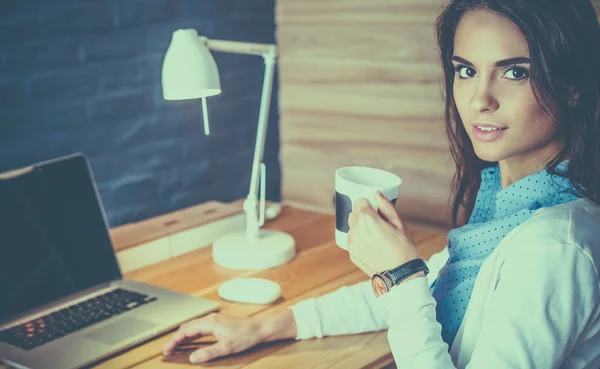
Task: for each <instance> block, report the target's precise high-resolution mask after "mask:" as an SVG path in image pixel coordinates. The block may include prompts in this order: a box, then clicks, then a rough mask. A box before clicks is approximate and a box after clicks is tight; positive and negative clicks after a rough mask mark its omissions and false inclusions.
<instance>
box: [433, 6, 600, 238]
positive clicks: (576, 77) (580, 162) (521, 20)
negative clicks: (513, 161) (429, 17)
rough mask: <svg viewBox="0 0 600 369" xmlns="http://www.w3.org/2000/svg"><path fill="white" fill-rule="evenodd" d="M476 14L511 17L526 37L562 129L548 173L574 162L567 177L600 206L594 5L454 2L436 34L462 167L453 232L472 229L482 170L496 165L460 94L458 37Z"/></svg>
mask: <svg viewBox="0 0 600 369" xmlns="http://www.w3.org/2000/svg"><path fill="white" fill-rule="evenodd" d="M473 10H485V11H490V12H494V13H496V14H499V15H501V16H504V17H505V18H507V19H509V20H510V21H512V22H513V23H514V24H515V25H516V26H517V27H519V29H520V30H521V32H522V33H523V34H524V36H525V38H526V39H527V42H528V45H529V50H530V59H531V78H530V81H531V85H532V89H533V92H534V94H535V97H536V99H537V101H538V103H539V104H540V106H541V107H542V109H543V111H544V112H545V113H546V114H547V115H548V116H550V117H551V118H552V119H553V120H554V121H555V122H556V123H557V124H558V127H559V130H558V134H559V138H560V141H561V151H560V152H559V153H557V155H556V156H555V157H554V158H552V159H551V160H550V161H549V162H548V163H547V164H546V170H547V171H548V172H549V173H552V174H558V175H560V174H559V173H557V172H556V170H555V169H556V166H557V165H558V164H559V163H560V161H562V160H564V159H569V165H568V169H567V171H566V173H564V177H566V178H568V179H570V180H571V182H572V183H573V185H574V187H575V188H576V189H577V190H578V191H579V192H580V193H581V194H582V195H583V196H585V197H587V198H588V199H590V200H592V201H593V202H595V203H596V204H600V203H599V192H600V122H599V121H600V71H599V69H600V26H599V25H598V19H597V17H596V11H595V9H594V7H593V5H592V4H591V3H590V1H589V0H553V1H548V0H452V1H450V3H449V5H448V6H447V7H446V9H445V10H444V11H443V12H442V14H441V15H440V16H439V17H438V19H437V22H436V33H437V42H438V46H439V50H440V58H441V63H442V66H443V70H444V78H443V90H444V97H445V101H446V107H445V121H446V133H447V135H448V140H449V141H450V149H451V153H452V158H453V159H454V163H455V165H456V173H455V176H454V179H453V182H452V186H453V189H452V196H451V202H452V225H453V227H457V226H460V225H464V224H466V223H467V222H468V220H469V218H470V216H471V212H472V211H473V207H474V205H475V199H476V196H477V192H478V190H479V187H480V185H481V170H483V169H484V168H487V167H489V166H492V165H495V164H496V163H495V162H487V161H484V160H481V159H479V158H478V157H477V155H476V154H475V151H474V149H473V146H472V144H471V140H470V139H469V136H468V135H467V132H466V130H465V128H464V126H463V123H462V120H461V118H460V115H459V114H458V110H457V108H456V102H455V100H454V94H453V83H454V77H455V68H454V66H453V65H452V62H451V58H452V56H453V53H454V35H455V32H456V28H457V26H458V23H459V22H460V20H461V18H462V17H463V16H464V15H465V14H466V13H467V12H469V11H473ZM574 96H576V98H574ZM550 112H555V114H551V113H550Z"/></svg>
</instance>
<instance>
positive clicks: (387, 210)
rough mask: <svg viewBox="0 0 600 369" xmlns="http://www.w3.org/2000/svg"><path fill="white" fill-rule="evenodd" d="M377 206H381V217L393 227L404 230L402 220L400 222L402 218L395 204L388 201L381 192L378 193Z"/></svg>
mask: <svg viewBox="0 0 600 369" xmlns="http://www.w3.org/2000/svg"><path fill="white" fill-rule="evenodd" d="M376 197H377V206H379V214H380V215H381V217H382V218H383V219H384V220H385V221H386V222H388V223H389V224H391V225H392V226H394V227H396V228H398V229H402V228H404V225H403V224H402V220H400V216H398V213H397V212H396V208H395V206H394V204H392V203H391V202H390V201H389V200H388V199H386V198H385V196H383V194H382V193H381V191H377V196H376Z"/></svg>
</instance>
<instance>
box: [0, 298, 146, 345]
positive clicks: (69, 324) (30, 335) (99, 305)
mask: <svg viewBox="0 0 600 369" xmlns="http://www.w3.org/2000/svg"><path fill="white" fill-rule="evenodd" d="M155 300H156V297H151V296H147V295H144V294H141V293H137V292H133V291H128V290H124V289H121V288H117V289H115V290H112V291H110V292H107V293H105V294H103V295H99V296H96V297H94V298H91V299H89V300H85V301H82V302H80V303H78V304H75V305H71V306H68V307H66V308H64V309H61V310H58V311H55V312H53V313H50V314H48V315H45V316H42V317H39V318H37V319H34V320H31V321H29V322H26V323H23V324H21V325H18V326H15V327H12V328H9V329H7V330H4V331H0V341H1V342H6V343H8V344H9V345H13V346H16V347H19V348H21V349H23V350H31V349H34V348H36V347H38V346H41V345H43V344H45V343H48V342H50V341H53V340H55V339H58V338H61V337H63V336H66V335H68V334H70V333H73V332H77V331H79V330H81V329H83V328H86V327H89V326H90V325H92V324H96V323H98V322H101V321H103V320H106V319H108V318H111V317H113V316H116V315H119V314H121V313H124V312H126V311H129V310H132V309H135V308H137V307H140V306H143V305H145V304H148V303H150V302H152V301H155Z"/></svg>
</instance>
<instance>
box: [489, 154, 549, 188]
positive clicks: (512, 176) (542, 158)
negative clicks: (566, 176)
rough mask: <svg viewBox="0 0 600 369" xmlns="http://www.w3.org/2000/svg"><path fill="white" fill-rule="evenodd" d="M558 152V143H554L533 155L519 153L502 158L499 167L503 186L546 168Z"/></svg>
mask: <svg viewBox="0 0 600 369" xmlns="http://www.w3.org/2000/svg"><path fill="white" fill-rule="evenodd" d="M558 152H559V148H558V147H557V145H554V144H552V145H548V146H547V147H545V148H544V149H543V150H540V151H538V152H536V153H535V154H533V155H531V154H530V155H518V156H513V157H510V158H506V159H503V160H500V161H499V162H498V167H499V169H500V184H501V188H506V187H508V186H510V185H512V184H513V183H515V182H517V181H519V180H521V179H523V178H525V177H527V176H529V175H532V174H533V173H537V172H539V171H540V170H542V169H544V168H546V165H547V164H548V163H549V162H550V161H551V160H552V159H553V158H554V157H555V156H556V154H557V153H558Z"/></svg>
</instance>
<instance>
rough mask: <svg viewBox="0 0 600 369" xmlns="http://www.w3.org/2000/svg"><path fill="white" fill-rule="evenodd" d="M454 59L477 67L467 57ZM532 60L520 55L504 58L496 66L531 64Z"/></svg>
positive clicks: (453, 58)
mask: <svg viewBox="0 0 600 369" xmlns="http://www.w3.org/2000/svg"><path fill="white" fill-rule="evenodd" d="M452 60H453V61H455V62H458V63H462V64H465V65H468V66H469V67H475V66H474V65H473V63H471V62H470V61H468V60H467V59H464V58H461V57H460V56H453V57H452ZM530 63H531V60H530V59H529V58H526V57H524V56H518V57H516V58H510V59H504V60H500V61H497V62H496V64H495V65H496V67H506V66H507V65H512V64H530Z"/></svg>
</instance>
